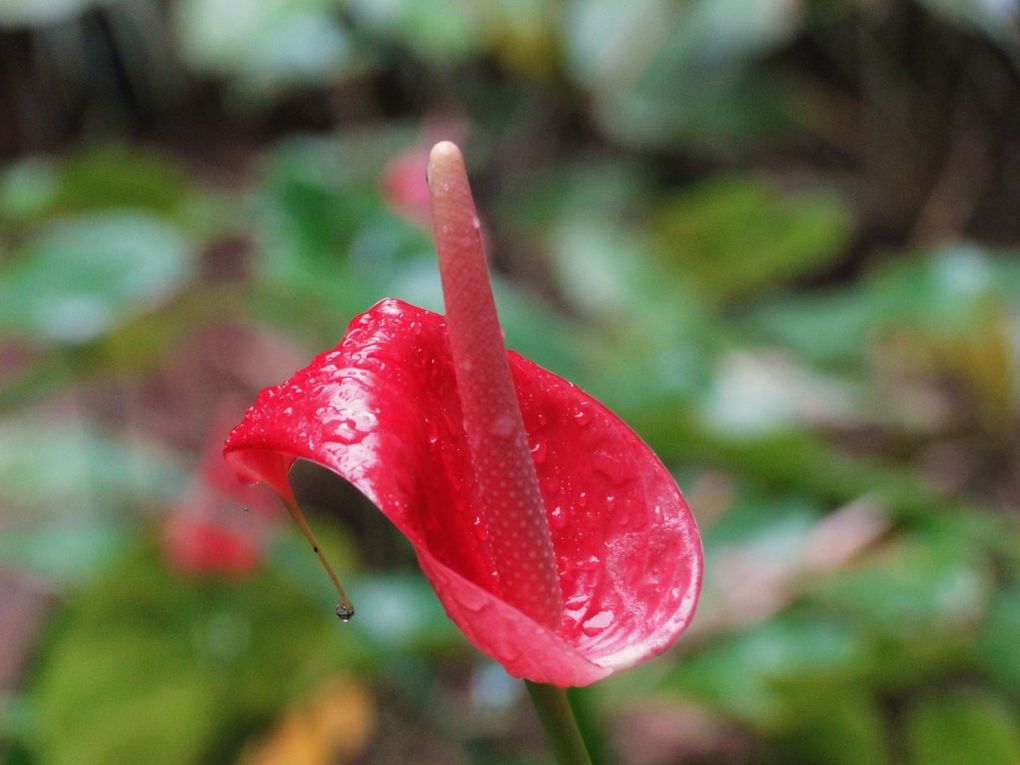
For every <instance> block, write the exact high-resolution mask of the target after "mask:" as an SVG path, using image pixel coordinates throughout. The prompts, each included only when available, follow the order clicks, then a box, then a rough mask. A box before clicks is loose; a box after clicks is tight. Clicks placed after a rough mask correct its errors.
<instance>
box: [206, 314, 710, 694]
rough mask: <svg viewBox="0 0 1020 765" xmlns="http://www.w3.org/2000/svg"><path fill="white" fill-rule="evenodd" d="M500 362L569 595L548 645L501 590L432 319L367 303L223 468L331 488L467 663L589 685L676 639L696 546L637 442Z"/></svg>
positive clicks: (583, 402) (255, 413) (439, 327)
mask: <svg viewBox="0 0 1020 765" xmlns="http://www.w3.org/2000/svg"><path fill="white" fill-rule="evenodd" d="M508 357H509V360H510V366H511V370H512V373H513V377H514V384H515V386H516V388H517V393H518V396H519V398H520V402H521V409H522V413H523V416H524V422H525V427H526V429H527V432H528V440H529V443H530V445H531V449H532V453H533V455H534V460H535V467H536V470H537V472H538V477H539V483H540V484H541V491H542V497H543V500H544V502H545V507H546V512H547V516H548V519H549V524H550V528H551V530H552V538H553V546H554V548H555V552H556V560H557V566H558V574H559V578H560V585H561V588H562V592H563V597H564V611H563V620H562V622H561V625H560V627H559V628H558V629H557V630H555V631H553V630H550V629H547V628H546V627H543V626H542V625H540V624H538V623H536V622H534V621H532V620H531V619H530V618H528V617H527V616H525V615H524V614H523V613H521V612H520V611H518V610H517V609H515V608H513V607H512V606H510V605H508V604H507V603H506V602H505V601H504V599H503V597H502V594H501V593H500V591H499V584H498V582H497V580H496V578H495V575H494V572H493V570H492V565H491V562H490V560H489V557H488V546H487V544H486V540H485V535H486V531H485V529H484V528H483V527H482V525H481V523H480V519H479V513H478V510H477V507H476V505H475V502H474V498H473V475H472V468H471V463H470V459H469V457H468V453H467V445H466V440H465V435H464V431H463V426H462V421H461V413H460V403H459V399H458V396H457V388H456V382H455V379H454V371H453V366H452V361H451V358H450V350H449V344H448V340H447V335H446V326H445V321H444V319H443V317H442V316H440V315H438V314H435V313H432V312H429V311H426V310H423V309H420V308H416V307H414V306H410V305H407V304H405V303H402V302H400V301H396V300H384V301H382V302H381V303H379V304H377V305H376V306H375V307H373V308H372V309H371V310H370V311H368V312H367V313H365V314H362V315H361V316H359V317H357V318H356V319H355V320H354V321H352V322H351V325H350V327H349V329H348V332H347V335H346V336H345V337H344V339H343V341H342V342H341V343H340V345H339V346H338V347H337V348H336V349H335V350H333V351H330V352H328V353H324V354H322V355H320V356H318V357H317V358H316V359H315V360H313V361H312V363H311V364H310V365H309V366H308V367H306V368H305V369H303V370H301V371H300V372H298V373H297V374H296V375H294V377H292V378H291V379H290V380H288V381H287V382H286V383H283V384H282V385H280V386H276V387H273V388H267V389H266V390H264V391H263V392H262V393H261V394H260V395H259V397H258V399H257V400H256V402H255V405H254V406H253V407H252V408H251V409H249V411H248V414H247V415H246V416H245V418H244V420H243V421H242V422H241V424H240V425H238V426H237V428H235V429H234V431H233V432H232V433H231V434H230V437H229V438H228V439H227V444H226V447H225V450H224V453H225V454H226V456H227V458H228V459H229V460H230V461H231V463H232V464H233V465H234V467H235V468H236V469H237V470H238V472H239V474H240V475H241V476H242V477H244V478H246V479H247V480H251V481H255V480H264V481H266V482H267V483H269V484H270V485H271V486H273V487H274V488H275V489H276V490H277V491H278V492H280V493H281V494H283V495H284V496H289V494H290V487H289V484H288V482H287V473H288V471H289V469H290V467H291V465H292V464H293V463H294V461H295V460H296V459H307V460H310V461H312V462H316V463H318V464H321V465H324V466H325V467H327V468H329V469H331V470H333V471H335V472H337V473H338V474H340V475H341V476H343V477H344V478H346V479H347V480H348V481H350V482H351V483H352V484H354V485H355V486H356V487H357V488H358V489H359V490H361V492H362V493H364V494H365V495H366V496H367V497H368V498H369V499H370V500H371V501H372V502H374V503H375V504H376V505H377V506H378V507H379V508H380V509H381V510H382V511H383V513H385V514H386V516H387V517H389V518H390V520H391V521H393V523H394V524H396V526H397V527H398V528H399V529H400V530H401V531H402V532H403V533H404V534H405V535H406V536H407V537H408V539H410V540H411V543H412V544H413V545H414V547H415V550H416V552H417V554H418V558H419V561H420V562H421V565H422V569H423V570H424V572H425V574H426V576H428V578H429V580H430V581H431V582H432V585H433V587H434V588H435V590H436V593H437V595H438V596H439V599H440V600H441V601H442V603H443V605H444V607H445V608H446V610H447V613H448V614H449V615H450V617H451V618H452V619H453V620H454V621H455V622H456V623H457V624H458V626H459V627H460V628H461V629H462V630H463V631H464V633H465V635H466V636H467V637H468V639H469V640H471V642H472V643H474V644H475V645H476V646H477V647H478V648H479V649H481V650H482V651H484V652H485V653H486V654H488V655H489V656H491V657H492V658H494V659H496V660H497V661H499V662H500V663H501V664H503V666H504V667H505V668H506V669H507V671H508V672H510V674H512V675H516V676H519V677H525V678H527V679H530V680H534V681H536V682H545V683H552V684H555V685H564V686H565V685H586V684H588V683H591V682H594V681H595V680H598V679H600V678H602V677H605V676H606V675H608V674H610V673H611V672H612V671H613V670H614V669H617V668H620V667H626V666H630V665H632V664H635V663H638V662H640V661H643V660H644V659H647V658H650V657H651V656H654V655H656V654H658V653H660V652H661V651H663V650H665V649H666V648H667V647H668V646H669V645H670V644H671V643H672V642H673V641H674V640H675V639H676V637H677V636H678V635H679V634H680V633H681V632H682V631H683V629H684V628H685V627H686V625H687V623H688V622H689V621H690V619H691V617H692V615H693V613H694V608H695V605H696V603H697V598H698V593H699V590H700V586H701V573H702V558H701V544H700V540H699V537H698V532H697V528H696V526H695V523H694V519H693V518H692V516H691V514H690V511H689V510H688V508H687V505H686V503H685V502H684V499H683V497H682V495H681V494H680V491H679V489H678V488H677V486H676V483H675V482H674V480H673V478H672V476H670V474H669V472H668V471H667V470H666V469H665V467H664V466H663V465H662V463H661V462H660V461H659V460H658V458H657V457H656V456H655V455H654V453H653V452H652V451H651V450H650V449H649V448H648V446H647V445H645V444H644V442H642V441H641V439H640V438H638V437H637V435H635V434H634V432H633V431H631V430H630V429H629V428H628V427H627V426H626V425H625V424H624V423H623V422H622V421H620V419H619V418H617V417H616V416H615V415H614V414H613V413H612V412H610V411H609V410H608V409H606V408H605V407H604V406H602V405H601V404H600V403H598V402H597V401H595V400H594V399H593V398H591V397H590V396H588V395H587V394H586V393H584V392H583V391H582V390H580V389H579V388H577V387H576V386H575V385H573V384H572V383H570V382H568V381H566V380H563V379H562V378H560V377H557V376H556V375H554V374H552V373H550V372H548V371H546V370H544V369H542V368H541V367H539V366H537V365H535V364H533V363H531V362H530V361H528V360H526V359H524V358H522V357H520V356H519V355H517V354H515V353H513V352H510V353H509V354H508ZM522 560H523V559H522ZM365 607H371V606H370V604H367V605H366V606H365Z"/></svg>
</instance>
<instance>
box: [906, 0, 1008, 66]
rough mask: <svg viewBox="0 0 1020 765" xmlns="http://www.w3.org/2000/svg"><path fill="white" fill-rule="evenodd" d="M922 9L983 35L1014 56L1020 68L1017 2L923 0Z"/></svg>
mask: <svg viewBox="0 0 1020 765" xmlns="http://www.w3.org/2000/svg"><path fill="white" fill-rule="evenodd" d="M921 5H923V6H925V7H927V8H928V10H930V11H932V12H933V13H935V14H937V15H938V16H941V17H942V18H944V19H947V20H949V21H952V22H955V23H957V24H960V25H962V26H966V27H971V28H974V29H977V30H979V31H981V32H983V33H984V34H985V35H987V36H988V38H989V39H991V40H993V41H995V42H996V43H998V44H999V45H1001V46H1002V47H1003V48H1004V49H1005V50H1006V51H1007V52H1009V53H1012V54H1013V57H1014V58H1013V63H1014V64H1017V65H1020V58H1018V54H1020V29H1018V28H1017V21H1018V19H1020V3H1017V0H921Z"/></svg>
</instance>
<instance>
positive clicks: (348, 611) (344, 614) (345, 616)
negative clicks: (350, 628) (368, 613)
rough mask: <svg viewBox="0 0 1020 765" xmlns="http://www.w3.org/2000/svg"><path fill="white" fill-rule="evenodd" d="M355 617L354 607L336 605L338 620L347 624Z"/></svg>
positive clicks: (341, 604)
mask: <svg viewBox="0 0 1020 765" xmlns="http://www.w3.org/2000/svg"><path fill="white" fill-rule="evenodd" d="M353 616H354V606H345V605H344V604H343V603H337V604H336V618H337V619H339V620H340V621H342V622H344V623H346V622H349V621H350V620H351V617H353Z"/></svg>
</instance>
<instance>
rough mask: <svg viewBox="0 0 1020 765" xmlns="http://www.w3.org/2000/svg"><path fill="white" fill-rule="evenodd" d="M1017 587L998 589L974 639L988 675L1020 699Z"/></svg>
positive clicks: (1019, 596)
mask: <svg viewBox="0 0 1020 765" xmlns="http://www.w3.org/2000/svg"><path fill="white" fill-rule="evenodd" d="M1018 635H1020V586H1017V585H1016V584H1014V585H1013V586H1012V587H1009V588H1007V589H1004V590H1003V591H1002V592H999V593H998V594H997V595H996V597H995V601H994V602H993V603H992V606H991V608H990V609H989V614H988V619H987V620H986V622H985V624H984V627H983V628H982V630H981V633H980V635H979V636H978V640H977V657H978V661H979V663H980V664H981V666H982V667H983V668H984V670H985V672H986V673H987V674H988V676H989V677H990V678H991V679H992V680H993V681H994V682H995V683H997V684H999V685H1000V686H1001V687H1002V688H1004V689H1006V690H1008V691H1010V692H1011V693H1012V694H1013V695H1014V697H1015V698H1020V640H1018V639H1017V636H1018Z"/></svg>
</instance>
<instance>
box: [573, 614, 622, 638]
mask: <svg viewBox="0 0 1020 765" xmlns="http://www.w3.org/2000/svg"><path fill="white" fill-rule="evenodd" d="M613 618H614V616H613V612H612V611H599V612H598V613H597V614H595V615H594V616H592V617H591V618H589V619H585V620H584V624H582V625H581V631H582V632H584V634H585V635H587V636H588V637H594V636H595V635H598V634H599V633H600V632H602V631H603V630H604V629H605V628H606V627H608V626H609V625H610V624H612V623H613Z"/></svg>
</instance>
